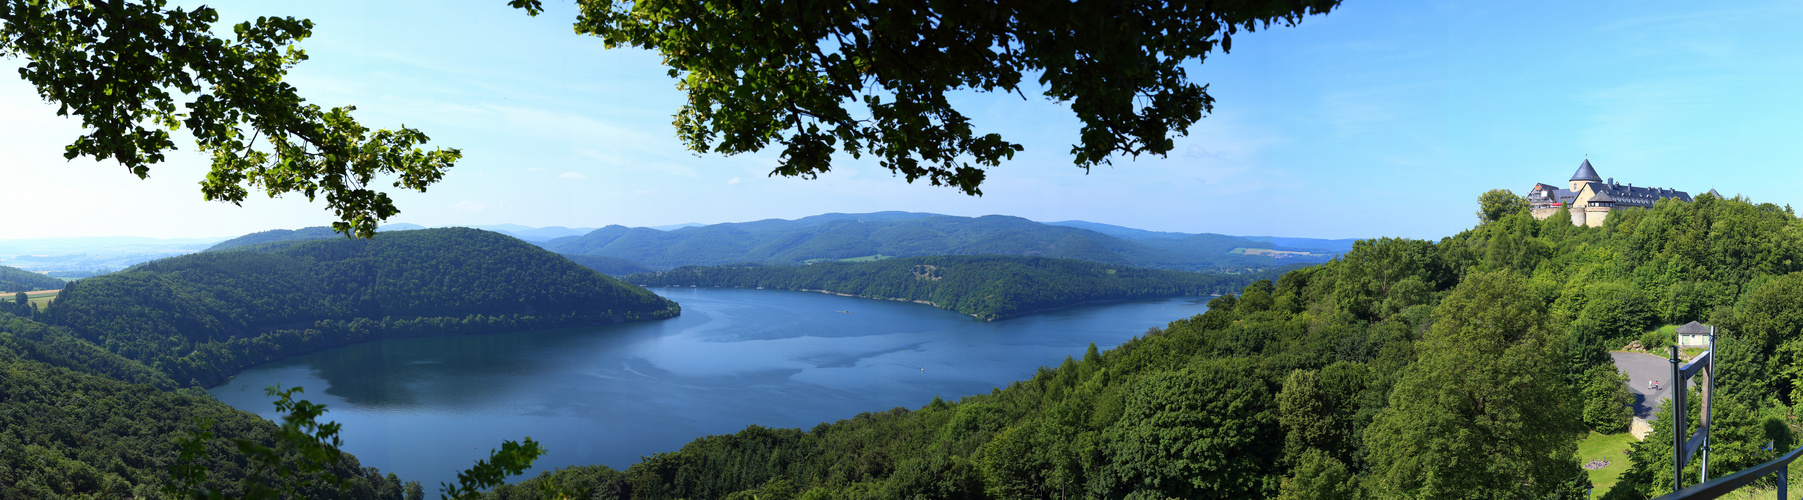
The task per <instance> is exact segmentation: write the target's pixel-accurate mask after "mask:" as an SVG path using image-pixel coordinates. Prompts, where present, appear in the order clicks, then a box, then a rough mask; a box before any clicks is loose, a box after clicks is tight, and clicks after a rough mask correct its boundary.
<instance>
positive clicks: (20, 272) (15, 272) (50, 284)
mask: <svg viewBox="0 0 1803 500" xmlns="http://www.w3.org/2000/svg"><path fill="white" fill-rule="evenodd" d="M63 284H64V283H63V280H60V279H56V278H52V277H49V276H45V275H42V274H38V273H34V272H31V271H26V270H24V269H19V268H16V267H7V266H0V292H29V291H33V290H56V289H59V288H62V287H63ZM6 298H9V299H10V298H11V297H6Z"/></svg>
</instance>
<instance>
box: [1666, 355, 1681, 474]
mask: <svg viewBox="0 0 1803 500" xmlns="http://www.w3.org/2000/svg"><path fill="white" fill-rule="evenodd" d="M1670 347H1671V353H1672V357H1671V359H1670V360H1668V361H1671V362H1672V379H1671V381H1670V382H1668V383H1670V384H1671V385H1672V388H1671V390H1672V391H1674V392H1673V393H1672V493H1677V492H1678V490H1679V489H1683V488H1684V461H1683V460H1684V458H1683V457H1684V381H1683V380H1681V379H1679V378H1678V377H1679V373H1678V346H1675V345H1674V346H1670Z"/></svg>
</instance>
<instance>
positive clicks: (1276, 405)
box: [494, 195, 1803, 499]
mask: <svg viewBox="0 0 1803 500" xmlns="http://www.w3.org/2000/svg"><path fill="white" fill-rule="evenodd" d="M1567 220H1568V219H1567V218H1566V217H1564V214H1562V213H1561V214H1556V215H1553V216H1552V217H1551V218H1549V219H1548V220H1545V221H1538V220H1534V219H1533V218H1531V217H1530V216H1528V215H1527V214H1526V213H1525V212H1521V213H1514V214H1510V215H1506V216H1503V217H1501V218H1500V219H1498V220H1493V221H1489V222H1486V223H1484V224H1481V225H1479V226H1477V227H1475V228H1473V229H1470V230H1468V231H1465V232H1463V233H1460V234H1458V235H1456V236H1453V237H1449V238H1445V239H1443V240H1441V241H1439V242H1428V241H1416V240H1403V239H1389V238H1385V239H1378V240H1366V241H1360V242H1358V243H1357V244H1356V245H1355V246H1354V248H1353V249H1352V250H1351V251H1350V252H1349V253H1347V254H1346V255H1345V256H1344V257H1343V258H1341V259H1338V260H1336V261H1334V262H1330V263H1328V264H1324V265H1320V266H1316V267H1310V268H1305V269H1299V270H1295V271H1290V272H1288V273H1285V274H1284V275H1282V277H1280V278H1278V279H1277V280H1275V281H1274V282H1272V281H1260V282H1255V283H1253V284H1251V285H1248V286H1246V287H1245V288H1244V289H1243V290H1242V291H1241V293H1240V294H1238V295H1230V296H1223V297H1219V298H1216V299H1214V300H1213V301H1211V304H1210V305H1211V307H1210V310H1209V311H1208V312H1207V313H1205V314H1203V315H1199V316H1196V317H1193V318H1190V319H1185V320H1180V321H1176V322H1173V323H1171V324H1170V325H1168V326H1167V327H1165V328H1162V329H1154V330H1152V331H1149V332H1147V333H1146V335H1144V336H1142V337H1140V338H1137V339H1135V340H1133V341H1130V342H1128V343H1126V344H1124V345H1122V346H1120V347H1118V348H1115V349H1112V350H1109V351H1107V352H1098V351H1096V350H1095V349H1093V348H1092V349H1091V350H1090V352H1089V353H1088V354H1086V355H1084V356H1083V357H1082V358H1081V359H1066V360H1064V362H1063V363H1062V364H1059V365H1057V366H1055V367H1047V368H1044V369H1042V370H1041V371H1040V372H1039V373H1038V374H1037V375H1036V376H1034V377H1033V378H1031V379H1029V380H1023V381H1020V382H1017V383H1014V384H1011V385H1009V386H1007V387H1005V388H998V389H996V390H995V391H994V392H992V393H990V394H980V395H974V396H970V397H965V398H962V399H960V400H957V401H942V400H938V399H935V400H934V401H931V402H922V403H923V404H924V405H923V406H921V407H919V408H918V409H915V410H909V409H906V408H895V409H891V410H887V411H876V412H871V413H865V414H861V415H858V416H857V417H855V418H852V419H848V420H844V421H840V422H837V423H830V424H828V423H823V424H820V425H819V426H816V427H814V428H812V429H770V428H763V427H757V426H753V427H750V428H748V429H746V430H744V431H742V432H739V433H737V434H731V435H717V436H709V437H705V438H701V439H698V440H696V441H694V442H692V443H690V444H689V445H687V446H685V447H683V448H682V449H681V450H677V451H673V452H669V453H661V454H657V455H654V456H649V457H646V458H645V460H644V461H642V462H640V463H638V464H634V465H632V466H631V467H629V468H627V469H626V470H623V471H621V470H614V469H611V468H608V467H605V466H590V467H574V468H565V469H562V470H559V471H556V472H553V473H545V474H543V475H541V476H539V477H538V478H535V479H532V480H529V481H526V482H524V483H522V484H519V485H517V486H509V487H506V488H503V489H502V490H500V491H497V492H496V494H495V495H494V497H495V498H509V499H514V498H537V497H538V496H539V495H538V494H537V493H536V491H538V490H537V488H538V487H539V486H541V485H543V484H546V483H548V484H556V485H560V486H563V487H572V488H577V489H583V490H586V491H591V492H595V493H596V495H595V498H745V499H749V498H764V499H769V498H777V499H781V498H808V499H829V498H1073V497H1097V498H1167V497H1168V498H1268V497H1278V498H1298V499H1300V498H1316V499H1349V498H1451V497H1460V498H1499V499H1500V498H1582V497H1583V496H1584V494H1585V486H1586V485H1587V481H1586V480H1585V479H1584V478H1585V474H1584V471H1583V470H1582V469H1580V468H1579V463H1578V461H1577V458H1576V457H1575V452H1576V443H1577V441H1578V439H1579V438H1580V437H1581V436H1583V435H1585V433H1587V432H1589V431H1601V432H1605V433H1615V432H1623V431H1625V429H1626V426H1627V419H1628V418H1629V416H1630V413H1629V412H1628V411H1627V409H1626V406H1625V404H1626V402H1627V401H1628V400H1627V394H1626V387H1625V385H1624V384H1623V383H1622V382H1621V379H1620V375H1618V373H1617V371H1616V370H1615V368H1614V367H1613V365H1612V364H1611V361H1610V357H1609V355H1608V350H1609V349H1610V348H1612V347H1619V346H1621V345H1625V344H1626V343H1628V342H1629V341H1630V340H1632V339H1636V338H1638V337H1639V336H1640V334H1642V333H1644V332H1646V331H1647V330H1648V329H1649V328H1652V327H1654V326H1657V325H1658V324H1662V323H1676V322H1681V321H1688V320H1691V319H1703V320H1704V321H1706V322H1709V323H1712V324H1716V325H1719V326H1721V327H1722V329H1723V331H1725V332H1726V333H1725V334H1726V339H1725V341H1724V343H1723V345H1724V346H1725V347H1724V349H1725V350H1724V352H1723V359H1725V360H1731V361H1728V362H1724V363H1723V364H1722V365H1721V368H1722V370H1723V373H1722V374H1721V379H1720V381H1719V384H1718V386H1717V387H1718V394H1717V396H1716V400H1715V401H1716V405H1717V408H1716V410H1715V411H1716V413H1715V419H1716V420H1715V426H1716V427H1715V429H1716V430H1715V432H1716V434H1715V441H1714V444H1713V445H1712V448H1711V452H1710V453H1711V457H1712V458H1711V461H1712V462H1713V464H1714V465H1713V467H1712V470H1715V471H1733V470H1738V469H1740V468H1744V467H1746V466H1749V465H1752V464H1756V463H1759V462H1762V461H1764V460H1767V459H1770V458H1773V457H1775V456H1776V454H1778V453H1782V452H1783V451H1785V447H1787V446H1791V445H1792V443H1795V440H1793V439H1792V435H1791V434H1792V431H1791V430H1790V427H1789V426H1787V425H1786V424H1785V421H1787V420H1788V418H1789V415H1790V414H1791V413H1792V409H1793V408H1795V407H1796V406H1798V405H1800V404H1803V389H1799V388H1803V372H1800V371H1799V370H1797V368H1796V367H1798V366H1803V359H1800V358H1799V356H1803V272H1799V271H1803V222H1800V221H1799V220H1798V219H1797V218H1796V217H1795V215H1794V214H1792V213H1790V211H1789V210H1787V209H1785V208H1781V207H1777V206H1773V205H1770V204H1753V203H1749V202H1746V201H1743V200H1738V199H1720V198H1717V197H1715V196H1712V195H1705V196H1701V197H1698V199H1697V200H1696V201H1695V202H1694V203H1685V202H1675V201H1661V202H1660V203H1659V204H1658V205H1657V206H1656V207H1655V208H1653V209H1651V210H1645V211H1622V212H1620V213H1617V214H1612V215H1611V216H1610V218H1609V221H1608V223H1607V224H1606V225H1604V226H1603V227H1600V228H1585V227H1574V226H1572V225H1571V224H1570V223H1568V222H1567ZM1667 406H1669V404H1668V405H1667ZM1692 408H1693V410H1692V411H1695V410H1694V408H1695V405H1693V406H1692ZM1666 411H1669V410H1666ZM1665 418H1670V417H1669V413H1668V414H1667V415H1666V417H1665ZM1659 427H1661V426H1655V428H1656V429H1658V428H1659ZM1767 442H1775V443H1777V446H1778V449H1777V451H1765V450H1763V449H1762V447H1763V446H1764V445H1766V443H1767ZM1670 443H1671V437H1670V434H1669V430H1667V429H1660V430H1656V432H1655V433H1654V435H1653V436H1651V437H1649V438H1648V439H1647V440H1646V441H1643V442H1639V443H1637V444H1635V445H1634V448H1633V451H1632V454H1631V455H1630V456H1629V457H1627V458H1628V459H1629V460H1631V462H1632V464H1631V467H1630V470H1629V471H1628V472H1627V473H1626V474H1625V475H1624V476H1623V479H1622V482H1621V483H1620V484H1618V485H1617V486H1616V487H1615V488H1614V489H1613V490H1611V491H1610V492H1609V497H1610V498H1645V497H1648V496H1652V495H1656V494H1658V493H1660V492H1664V491H1670V489H1669V488H1670V484H1671V482H1672V478H1671V471H1670V463H1671V462H1670V461H1669V460H1670V453H1671V449H1670V446H1671V445H1670ZM1693 467H1694V465H1693ZM1690 474H1695V471H1692V472H1690ZM1717 474H1720V472H1717ZM1693 477H1694V476H1693Z"/></svg>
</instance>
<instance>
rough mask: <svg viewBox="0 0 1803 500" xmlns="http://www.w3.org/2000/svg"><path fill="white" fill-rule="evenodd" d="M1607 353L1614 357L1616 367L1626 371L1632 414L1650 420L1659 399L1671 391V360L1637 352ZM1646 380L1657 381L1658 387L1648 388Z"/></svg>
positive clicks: (1657, 406)
mask: <svg viewBox="0 0 1803 500" xmlns="http://www.w3.org/2000/svg"><path fill="white" fill-rule="evenodd" d="M1609 355H1610V356H1612V357H1614V358H1615V366H1616V367H1617V368H1620V369H1621V370H1622V371H1624V372H1627V373H1628V388H1629V389H1633V390H1634V416H1636V417H1640V418H1642V419H1646V420H1652V419H1653V410H1655V409H1658V408H1659V400H1662V399H1665V398H1666V396H1667V394H1668V393H1669V392H1671V378H1672V363H1671V361H1669V360H1668V359H1667V358H1665V357H1662V356H1654V355H1651V354H1644V353H1638V352H1611V353H1609ZM1648 381H1654V382H1658V384H1659V389H1650V388H1648V387H1647V385H1648V384H1647V382H1648Z"/></svg>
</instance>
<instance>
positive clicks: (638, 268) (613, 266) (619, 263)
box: [561, 254, 651, 278]
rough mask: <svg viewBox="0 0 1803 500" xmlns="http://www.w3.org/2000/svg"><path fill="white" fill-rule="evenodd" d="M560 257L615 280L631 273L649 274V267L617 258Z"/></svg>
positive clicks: (594, 256) (568, 255)
mask: <svg viewBox="0 0 1803 500" xmlns="http://www.w3.org/2000/svg"><path fill="white" fill-rule="evenodd" d="M561 255H563V258H566V259H570V261H571V262H575V263H577V264H581V265H582V267H586V268H589V269H594V270H596V271H599V272H601V274H605V275H608V276H613V277H616V278H617V277H621V276H626V275H628V274H632V273H648V272H651V268H649V267H645V266H642V265H639V263H637V262H633V261H630V260H626V259H622V258H619V257H602V256H599V255H576V254H561Z"/></svg>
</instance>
